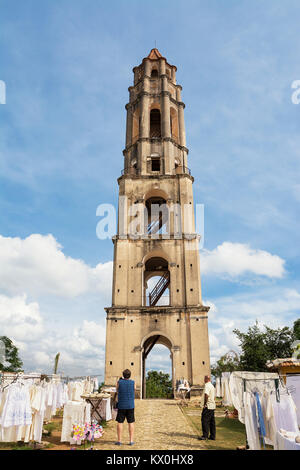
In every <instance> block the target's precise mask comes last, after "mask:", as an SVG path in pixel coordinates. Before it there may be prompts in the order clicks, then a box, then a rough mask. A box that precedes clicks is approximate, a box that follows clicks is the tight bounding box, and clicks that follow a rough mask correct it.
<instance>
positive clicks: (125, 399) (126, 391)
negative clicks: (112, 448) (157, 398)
mask: <svg viewBox="0 0 300 470" xmlns="http://www.w3.org/2000/svg"><path fill="white" fill-rule="evenodd" d="M130 376H131V372H130V370H129V369H125V370H124V371H123V378H120V380H119V381H118V383H117V394H118V414H117V417H116V421H117V422H118V424H117V434H118V441H117V442H116V445H118V446H120V445H121V444H122V432H123V423H124V420H125V418H126V419H127V423H128V430H129V438H130V443H129V445H131V446H132V445H133V444H134V442H133V434H134V421H135V419H134V395H135V389H136V387H135V383H134V380H130Z"/></svg>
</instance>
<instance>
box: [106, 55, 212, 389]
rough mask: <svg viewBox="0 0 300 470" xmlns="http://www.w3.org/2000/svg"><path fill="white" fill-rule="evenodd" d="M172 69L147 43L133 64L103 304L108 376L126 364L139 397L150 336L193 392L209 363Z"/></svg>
mask: <svg viewBox="0 0 300 470" xmlns="http://www.w3.org/2000/svg"><path fill="white" fill-rule="evenodd" d="M176 70H177V68H176V67H175V66H174V65H170V64H169V63H168V62H167V60H166V58H165V57H163V56H162V55H161V54H160V52H159V51H158V50H157V49H152V50H151V52H150V54H149V55H148V56H147V57H145V58H144V59H143V61H142V63H141V64H140V65H139V66H137V67H134V69H133V73H134V84H133V86H130V87H129V95H130V97H129V103H128V104H127V105H126V111H127V124H126V146H125V150H124V151H123V154H124V170H123V171H122V175H121V176H120V177H119V179H118V184H119V214H118V230H117V235H116V236H114V237H113V243H114V269H113V288H112V289H113V292H112V306H111V307H108V308H106V309H105V310H106V312H107V327H106V358H105V385H115V383H116V380H117V379H118V378H119V377H120V375H121V373H122V370H124V369H126V368H128V369H130V370H131V371H132V377H133V378H134V380H135V381H136V385H137V390H138V393H139V396H140V397H145V396H146V389H145V363H146V359H147V356H148V354H149V353H150V351H151V349H152V348H153V346H154V345H155V344H163V345H165V346H166V347H167V348H168V349H169V351H170V357H171V362H172V381H173V388H174V389H175V388H176V384H177V381H178V380H179V379H182V378H185V379H187V380H188V381H189V383H190V384H191V386H192V391H191V393H192V394H193V395H198V394H200V392H201V389H202V387H203V384H204V376H205V375H206V374H209V372H210V363H209V342H208V327H207V313H208V310H209V307H205V306H204V305H203V304H202V297H201V283H200V264H199V246H198V243H199V236H198V235H197V234H196V233H195V220H194V203H193V190H192V184H193V181H194V178H193V177H192V175H191V172H190V170H189V169H188V164H187V156H188V149H187V148H186V139H185V126H184V107H185V105H184V103H183V102H182V101H181V90H182V87H181V86H180V85H178V84H177V83H176Z"/></svg>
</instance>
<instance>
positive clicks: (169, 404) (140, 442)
mask: <svg viewBox="0 0 300 470" xmlns="http://www.w3.org/2000/svg"><path fill="white" fill-rule="evenodd" d="M135 407H136V408H135V419H136V427H135V438H134V441H135V445H134V446H133V447H130V446H129V445H128V442H129V437H128V426H127V423H124V425H123V439H122V441H123V445H122V446H115V445H114V443H115V441H116V440H117V434H116V422H113V421H110V422H109V424H108V426H107V428H106V429H105V434H104V436H103V437H102V438H101V439H100V441H99V444H98V443H97V444H96V445H95V448H98V449H99V450H100V449H102V450H116V449H118V450H133V449H140V450H151V449H153V450H172V449H173V450H188V449H190V450H197V449H203V448H205V445H204V444H203V443H202V442H201V441H199V440H198V439H197V437H198V436H197V435H196V433H195V431H194V429H193V428H192V427H191V426H190V424H189V423H188V422H187V419H186V418H185V416H184V415H183V413H182V412H181V410H180V408H179V407H178V405H177V404H176V402H175V401H173V400H136V402H135Z"/></svg>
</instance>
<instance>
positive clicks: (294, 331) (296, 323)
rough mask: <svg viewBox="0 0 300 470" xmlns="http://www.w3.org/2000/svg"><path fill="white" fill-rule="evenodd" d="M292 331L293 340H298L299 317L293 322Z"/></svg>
mask: <svg viewBox="0 0 300 470" xmlns="http://www.w3.org/2000/svg"><path fill="white" fill-rule="evenodd" d="M293 333H294V338H295V340H300V318H298V320H296V321H295V322H294V326H293Z"/></svg>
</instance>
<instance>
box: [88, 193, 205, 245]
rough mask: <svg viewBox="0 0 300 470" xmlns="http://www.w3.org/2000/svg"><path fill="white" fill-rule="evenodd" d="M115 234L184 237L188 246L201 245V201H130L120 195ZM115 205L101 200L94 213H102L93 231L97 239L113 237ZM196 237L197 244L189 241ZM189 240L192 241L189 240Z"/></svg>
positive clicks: (202, 208)
mask: <svg viewBox="0 0 300 470" xmlns="http://www.w3.org/2000/svg"><path fill="white" fill-rule="evenodd" d="M118 212H119V221H118V238H120V239H128V238H129V239H132V240H136V239H185V240H187V243H186V246H187V249H191V250H193V249H198V248H200V249H202V248H203V246H204V205H203V204H196V213H195V214H194V210H193V206H192V204H191V203H189V204H183V205H181V204H179V203H172V202H168V203H164V202H163V201H160V202H159V203H151V204H148V201H146V203H145V202H139V201H137V202H136V203H134V204H130V203H129V200H128V198H127V197H126V196H120V198H119V207H118ZM116 213H117V211H116V209H115V207H114V206H113V205H112V204H100V205H99V206H98V207H97V211H96V215H97V216H98V217H101V220H100V221H99V222H98V224H97V228H96V234H97V237H98V238H99V239H100V240H105V239H107V238H113V239H114V238H116V235H115V234H116V231H117V218H116ZM194 239H198V241H199V245H198V244H195V243H193V242H192V240H194ZM188 241H191V243H188Z"/></svg>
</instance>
